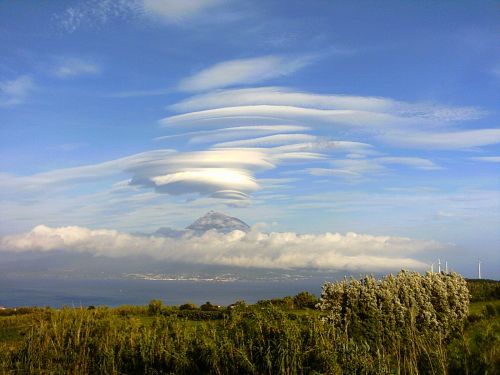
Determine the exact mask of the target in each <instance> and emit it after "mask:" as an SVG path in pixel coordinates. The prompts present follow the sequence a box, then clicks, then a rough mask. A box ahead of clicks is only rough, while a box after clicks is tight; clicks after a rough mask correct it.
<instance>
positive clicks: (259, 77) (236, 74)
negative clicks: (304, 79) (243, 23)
mask: <svg viewBox="0 0 500 375" xmlns="http://www.w3.org/2000/svg"><path fill="white" fill-rule="evenodd" d="M311 60H312V58H311V57H296V58H290V57H284V56H263V57H256V58H249V59H239V60H229V61H224V62H221V63H218V64H215V65H214V66H212V67H210V68H207V69H204V70H202V71H200V72H198V73H196V74H195V75H193V76H191V77H188V78H185V79H184V80H182V81H181V82H180V83H179V89H180V90H182V91H205V90H212V89H215V88H221V87H227V86H234V85H242V84H243V85H245V84H251V83H256V82H262V81H266V80H269V79H272V78H276V77H280V76H285V75H288V74H291V73H293V72H295V71H297V70H299V69H301V68H303V67H304V66H305V65H307V64H309V63H310V62H311Z"/></svg>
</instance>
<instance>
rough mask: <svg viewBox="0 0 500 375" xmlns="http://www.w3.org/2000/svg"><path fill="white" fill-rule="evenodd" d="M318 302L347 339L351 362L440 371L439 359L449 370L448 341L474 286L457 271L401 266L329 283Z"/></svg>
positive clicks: (346, 358)
mask: <svg viewBox="0 0 500 375" xmlns="http://www.w3.org/2000/svg"><path fill="white" fill-rule="evenodd" d="M318 307H319V308H320V309H321V310H323V311H325V312H326V313H327V317H326V321H327V322H328V323H330V324H331V325H333V327H334V328H335V331H336V340H337V344H339V343H342V344H340V347H341V348H343V349H341V353H342V355H341V359H342V358H343V361H344V364H345V365H348V364H349V363H358V364H359V366H361V370H362V371H363V369H367V368H374V366H375V367H376V366H379V367H378V369H379V370H380V372H381V373H383V372H384V369H387V368H394V367H397V368H403V369H405V370H406V371H407V372H410V373H411V372H412V370H411V369H416V368H417V367H420V370H423V371H429V372H434V371H437V370H436V364H439V365H440V366H441V367H443V372H444V366H445V365H446V352H445V350H444V345H445V343H446V342H448V341H449V340H450V339H451V337H452V336H453V335H454V334H455V333H457V332H459V331H460V330H461V329H462V327H463V324H464V322H465V319H466V318H467V315H468V311H469V291H468V289H467V284H466V281H465V280H464V279H463V278H462V277H461V276H460V275H458V274H456V273H450V274H444V273H427V274H426V275H421V274H419V273H416V272H407V271H401V272H400V273H398V274H397V275H396V276H393V275H388V276H386V277H384V278H383V279H382V280H376V279H375V278H374V277H372V276H367V277H365V278H363V279H361V280H354V279H349V280H347V279H344V280H343V281H340V282H335V283H326V284H325V285H324V286H323V292H322V295H321V299H320V302H319V304H318ZM434 357H435V358H434ZM353 361H354V362H353ZM356 361H357V362H356ZM377 364H378V365H377ZM417 364H418V366H417ZM365 365H366V366H365ZM427 367H429V368H427ZM352 370H353V371H359V370H360V368H353V369H352ZM431 370H432V371H431ZM417 371H418V369H417ZM438 372H439V371H438Z"/></svg>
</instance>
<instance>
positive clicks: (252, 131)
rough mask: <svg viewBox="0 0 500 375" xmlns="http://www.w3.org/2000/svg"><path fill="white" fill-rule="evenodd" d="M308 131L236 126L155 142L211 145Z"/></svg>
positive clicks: (302, 129)
mask: <svg viewBox="0 0 500 375" xmlns="http://www.w3.org/2000/svg"><path fill="white" fill-rule="evenodd" d="M304 130H310V128H308V127H306V126H299V125H256V126H236V127H231V128H222V129H214V130H198V131H192V132H187V133H180V134H171V135H166V136H162V137H157V138H155V140H156V141H161V140H166V139H172V138H180V137H189V140H188V142H189V143H192V144H198V143H212V142H219V141H224V140H228V139H234V138H240V137H256V136H261V135H268V134H276V133H291V132H296V131H304Z"/></svg>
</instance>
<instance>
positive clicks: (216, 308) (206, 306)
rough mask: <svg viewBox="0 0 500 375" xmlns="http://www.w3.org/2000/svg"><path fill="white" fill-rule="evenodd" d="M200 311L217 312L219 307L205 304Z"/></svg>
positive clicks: (208, 303)
mask: <svg viewBox="0 0 500 375" xmlns="http://www.w3.org/2000/svg"><path fill="white" fill-rule="evenodd" d="M200 309H201V311H217V310H219V306H216V305H212V304H211V303H210V302H208V301H207V302H205V303H204V304H203V305H201V306H200Z"/></svg>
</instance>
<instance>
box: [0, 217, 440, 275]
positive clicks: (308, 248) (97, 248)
mask: <svg viewBox="0 0 500 375" xmlns="http://www.w3.org/2000/svg"><path fill="white" fill-rule="evenodd" d="M443 248H445V246H444V245H443V244H441V243H438V242H436V241H425V240H415V239H411V238H406V237H391V236H372V235H366V234H356V233H347V234H345V235H342V234H339V233H324V234H317V235H314V234H297V233H293V232H273V233H262V232H259V231H257V229H253V230H252V231H251V232H249V233H247V234H245V233H243V232H240V231H234V232H231V233H229V234H220V233H217V232H213V231H210V232H207V233H205V234H204V235H203V236H201V237H195V236H185V237H184V238H181V239H173V238H163V237H154V236H150V237H143V236H134V235H130V234H127V233H122V232H118V231H115V230H107V229H97V230H92V229H88V228H84V227H75V226H73V227H59V228H51V227H47V226H44V225H39V226H37V227H35V228H34V229H33V230H31V231H30V232H27V233H23V234H19V235H9V236H5V237H3V238H1V240H0V249H1V250H3V251H14V252H22V251H40V252H47V251H54V250H62V251H65V252H69V253H71V252H75V253H80V252H84V253H90V254H94V255H98V256H107V257H122V256H129V255H144V256H151V257H154V258H157V259H162V260H169V261H176V262H179V261H180V262H187V263H201V264H211V265H229V266H239V267H259V268H315V269H343V270H366V271H368V270H370V271H379V270H391V269H401V268H412V269H423V268H425V267H426V265H425V264H424V263H422V262H421V261H419V260H416V259H415V258H414V256H415V255H417V256H418V255H421V253H423V252H426V251H433V250H442V249H443Z"/></svg>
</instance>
